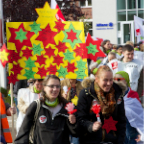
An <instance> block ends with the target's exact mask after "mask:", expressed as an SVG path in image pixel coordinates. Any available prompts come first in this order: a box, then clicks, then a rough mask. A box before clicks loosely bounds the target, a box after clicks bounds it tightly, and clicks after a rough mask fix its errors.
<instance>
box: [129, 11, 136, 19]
mask: <svg viewBox="0 0 144 144" xmlns="http://www.w3.org/2000/svg"><path fill="white" fill-rule="evenodd" d="M134 15H136V11H128V21H130V20H133V19H134Z"/></svg>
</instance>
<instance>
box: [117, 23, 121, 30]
mask: <svg viewBox="0 0 144 144" xmlns="http://www.w3.org/2000/svg"><path fill="white" fill-rule="evenodd" d="M117 30H118V31H120V23H117Z"/></svg>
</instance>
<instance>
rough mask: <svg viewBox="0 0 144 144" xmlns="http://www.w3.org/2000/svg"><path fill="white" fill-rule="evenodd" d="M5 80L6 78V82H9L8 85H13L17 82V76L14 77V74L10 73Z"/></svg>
mask: <svg viewBox="0 0 144 144" xmlns="http://www.w3.org/2000/svg"><path fill="white" fill-rule="evenodd" d="M7 78H8V80H9V84H10V83H13V85H14V84H15V82H17V81H18V79H17V75H16V74H12V73H11V75H10V76H8V77H7Z"/></svg>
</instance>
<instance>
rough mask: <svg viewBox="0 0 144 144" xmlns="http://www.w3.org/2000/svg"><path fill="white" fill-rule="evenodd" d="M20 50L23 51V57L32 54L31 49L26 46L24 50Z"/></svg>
mask: <svg viewBox="0 0 144 144" xmlns="http://www.w3.org/2000/svg"><path fill="white" fill-rule="evenodd" d="M22 52H23V57H24V56H25V57H26V58H27V59H28V58H29V57H31V56H32V50H30V49H28V48H26V49H25V50H22Z"/></svg>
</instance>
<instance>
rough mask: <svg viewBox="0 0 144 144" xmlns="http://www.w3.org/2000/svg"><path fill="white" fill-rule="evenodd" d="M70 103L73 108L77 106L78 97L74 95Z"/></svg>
mask: <svg viewBox="0 0 144 144" xmlns="http://www.w3.org/2000/svg"><path fill="white" fill-rule="evenodd" d="M71 102H72V103H73V104H74V105H75V106H77V104H78V97H77V96H76V95H75V96H74V98H73V99H71Z"/></svg>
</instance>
